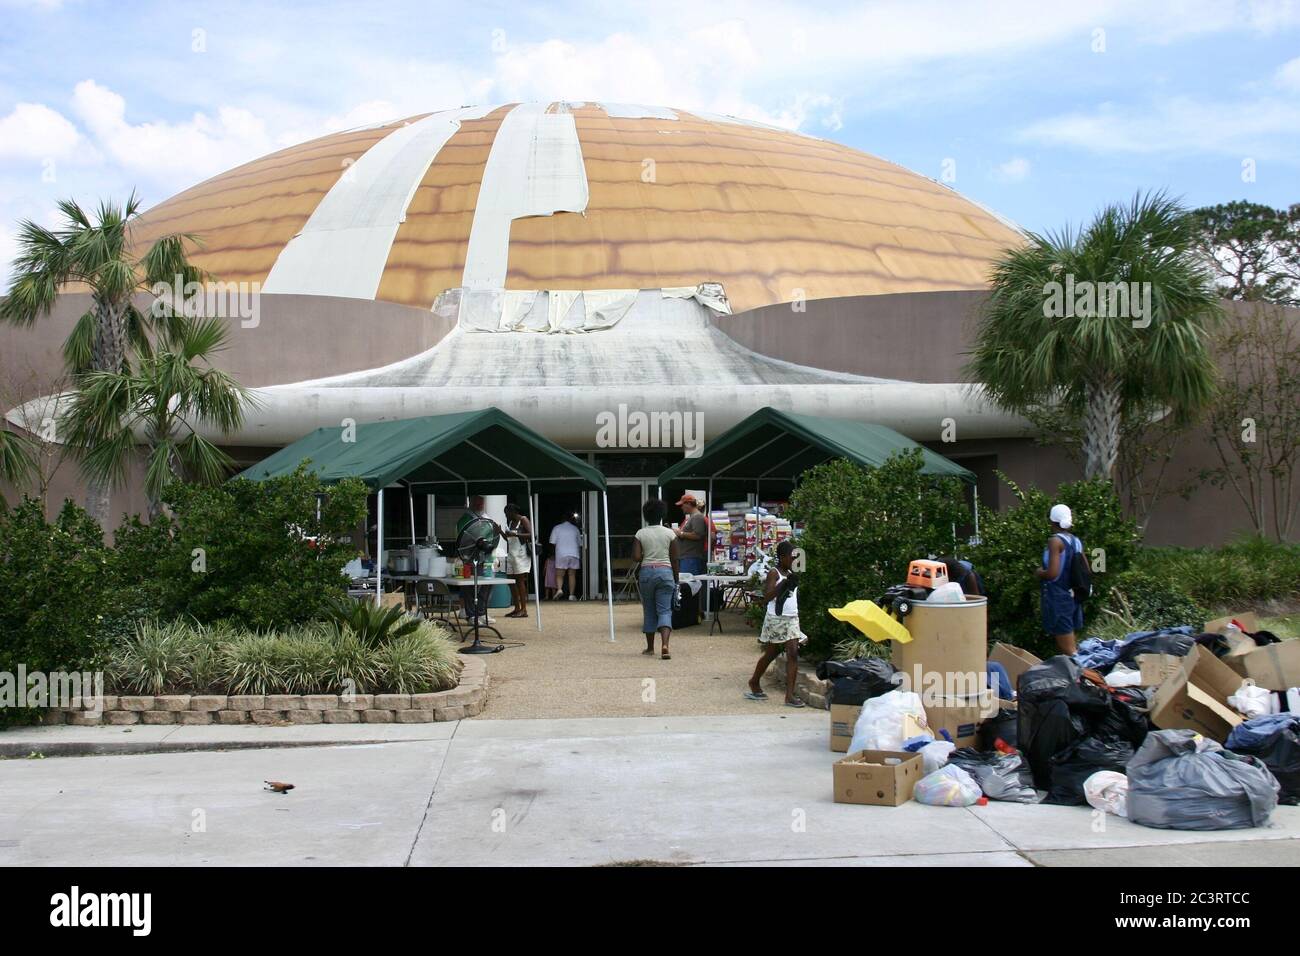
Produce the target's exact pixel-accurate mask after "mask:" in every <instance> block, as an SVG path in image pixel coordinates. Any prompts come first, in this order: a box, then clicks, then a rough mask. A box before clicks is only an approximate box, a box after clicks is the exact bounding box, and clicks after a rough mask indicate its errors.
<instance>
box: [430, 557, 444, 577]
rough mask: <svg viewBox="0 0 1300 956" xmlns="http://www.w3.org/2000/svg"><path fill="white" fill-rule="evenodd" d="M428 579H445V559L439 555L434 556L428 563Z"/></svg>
mask: <svg viewBox="0 0 1300 956" xmlns="http://www.w3.org/2000/svg"><path fill="white" fill-rule="evenodd" d="M429 577H432V578H445V577H447V559H446V558H444V557H443V556H442V555H440V554H435V555H434V556H433V558H432V559H431V560H430V561H429Z"/></svg>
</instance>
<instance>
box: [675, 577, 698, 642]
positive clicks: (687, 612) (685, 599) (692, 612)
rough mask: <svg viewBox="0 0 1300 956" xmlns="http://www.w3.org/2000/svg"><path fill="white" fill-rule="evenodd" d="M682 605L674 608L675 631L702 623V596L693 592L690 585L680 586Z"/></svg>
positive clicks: (679, 592) (678, 590)
mask: <svg viewBox="0 0 1300 956" xmlns="http://www.w3.org/2000/svg"><path fill="white" fill-rule="evenodd" d="M677 593H678V594H680V595H681V599H680V603H679V604H678V605H677V607H675V608H673V630H674V631H680V630H682V629H684V628H687V627H695V626H696V625H697V624H699V623H700V595H698V594H695V593H693V592H692V591H691V588H690V585H688V584H679V585H678V586H677Z"/></svg>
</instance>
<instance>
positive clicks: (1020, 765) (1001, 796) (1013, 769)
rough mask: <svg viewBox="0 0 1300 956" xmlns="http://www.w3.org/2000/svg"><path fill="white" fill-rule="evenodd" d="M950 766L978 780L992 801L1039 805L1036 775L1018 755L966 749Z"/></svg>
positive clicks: (951, 758) (951, 759)
mask: <svg viewBox="0 0 1300 956" xmlns="http://www.w3.org/2000/svg"><path fill="white" fill-rule="evenodd" d="M948 763H950V764H955V765H956V766H958V767H961V769H962V770H965V771H966V772H967V773H968V774H970V775H971V776H972V777H974V778H975V782H976V783H978V784H979V785H980V789H981V790H982V791H984V796H986V797H988V798H989V799H990V800H1006V801H1009V802H1011V803H1037V802H1038V794H1037V793H1035V792H1034V775H1033V774H1032V773H1031V772H1030V770H1029V768H1028V767H1027V766H1025V763H1024V760H1023V759H1022V758H1021V756H1020V754H1018V753H1014V754H1002V753H982V752H981V751H978V750H975V749H974V748H972V747H962V748H961V749H960V750H954V751H953V752H952V753H951V754H949V755H948Z"/></svg>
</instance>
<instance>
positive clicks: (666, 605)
mask: <svg viewBox="0 0 1300 956" xmlns="http://www.w3.org/2000/svg"><path fill="white" fill-rule="evenodd" d="M665 511H666V509H665V508H664V503H663V502H662V501H660V500H659V499H658V498H651V499H650V500H649V501H647V502H646V503H645V505H643V506H642V508H641V517H642V518H644V519H645V523H646V526H645V527H644V528H642V529H641V530H640V531H638V532H637V533H636V540H635V541H633V542H632V560H634V561H639V562H641V572H640V579H639V580H640V585H641V611H642V626H641V630H642V631H644V632H645V650H644V651H642V652H641V653H642V654H654V652H655V631H658V632H659V635H660V639H661V643H660V650H661V652H662V654H661V656H662V658H663V659H664V660H666V661H668V660H672V655H671V654H669V653H668V639H669V638H670V637H672V636H673V594H674V593H676V591H677V576H678V555H677V535H676V534H675V533H674V532H673V530H672V529H671V528H665V527H664V524H663V520H664V512H665Z"/></svg>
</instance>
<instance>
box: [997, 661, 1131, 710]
mask: <svg viewBox="0 0 1300 956" xmlns="http://www.w3.org/2000/svg"><path fill="white" fill-rule="evenodd" d="M1082 675H1083V670H1082V668H1080V667H1079V665H1078V663H1076V662H1075V660H1074V658H1072V657H1069V656H1068V655H1065V654H1058V655H1057V656H1056V657H1049V658H1048V659H1047V660H1045V661H1043V662H1042V663H1041V664H1035V665H1034V666H1033V667H1031V668H1029V670H1027V671H1025V672H1024V673H1023V674H1021V675H1020V681H1019V683H1018V686H1017V687H1016V690H1017V692H1018V693H1017V695H1016V698H1017V700H1019V701H1020V702H1021V706H1023V705H1024V702H1025V701H1028V702H1029V703H1031V704H1036V703H1039V702H1042V701H1048V700H1059V701H1063V702H1064V703H1065V704H1066V705H1067V706H1068V707H1069V708H1070V710H1071V711H1072V712H1074V713H1096V714H1101V713H1104V712H1105V711H1106V709H1107V708H1108V707H1109V706H1110V694H1109V693H1107V691H1106V690H1105V689H1104V688H1101V687H1098V686H1097V685H1096V684H1094V683H1092V682H1091V681H1085V680H1083V676H1082ZM1021 726H1022V728H1023V726H1024V725H1023V724H1022V725H1021Z"/></svg>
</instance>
